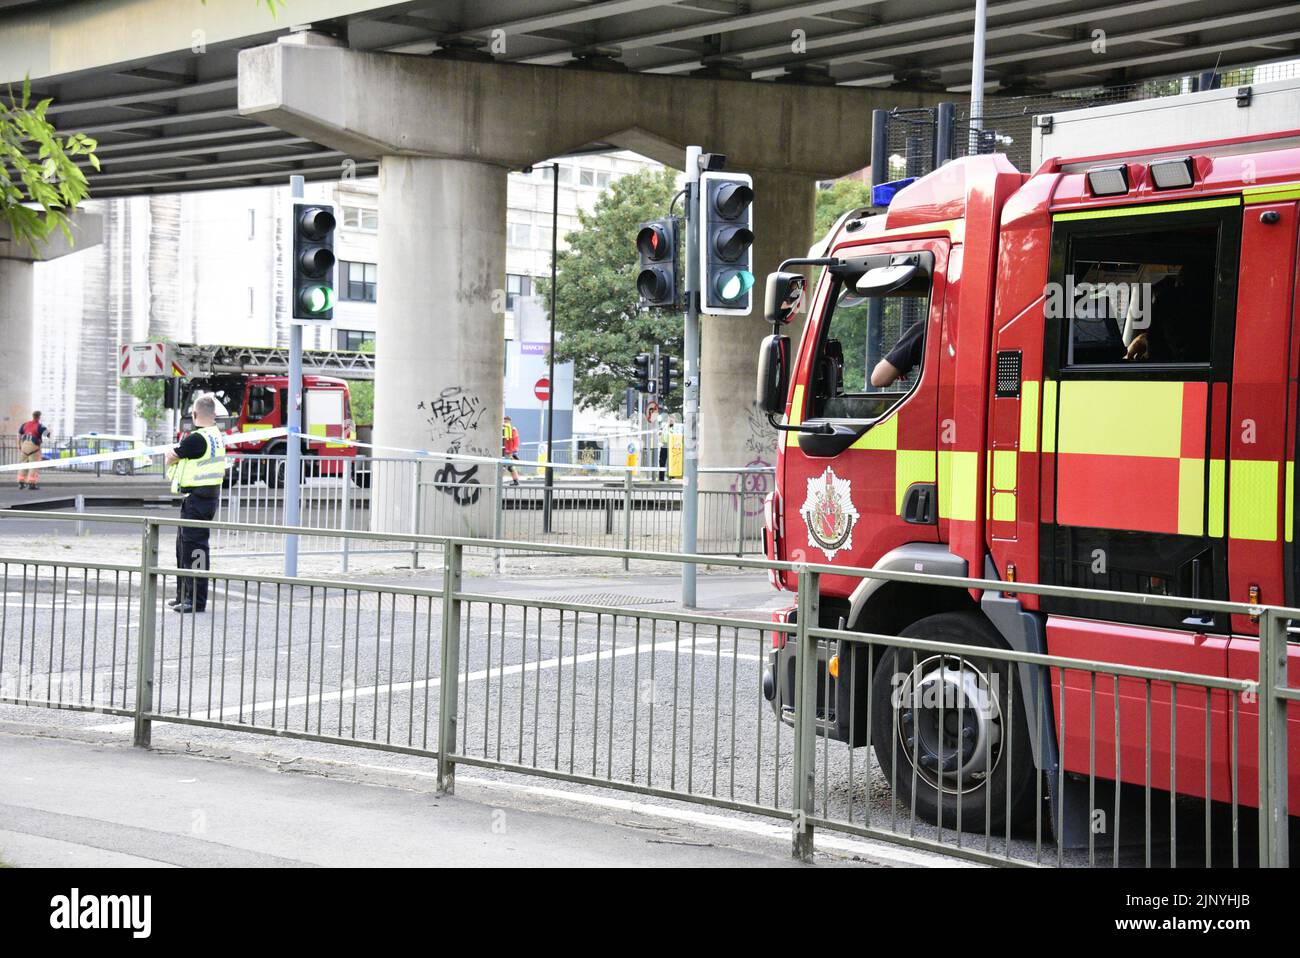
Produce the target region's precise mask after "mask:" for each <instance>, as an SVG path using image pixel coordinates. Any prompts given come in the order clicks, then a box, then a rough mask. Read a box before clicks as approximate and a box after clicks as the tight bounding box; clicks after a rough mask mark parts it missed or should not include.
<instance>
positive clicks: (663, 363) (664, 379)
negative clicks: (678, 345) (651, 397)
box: [659, 353, 678, 402]
mask: <svg viewBox="0 0 1300 958" xmlns="http://www.w3.org/2000/svg"><path fill="white" fill-rule="evenodd" d="M677 376H678V365H677V357H676V356H669V355H668V354H667V353H661V354H660V356H659V395H660V396H662V397H663V399H664V401H665V402H667V400H668V397H669V396H670V395H672V391H673V390H674V389H676V388H677V386H678V380H677Z"/></svg>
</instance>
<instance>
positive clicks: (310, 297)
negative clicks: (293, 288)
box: [302, 286, 334, 313]
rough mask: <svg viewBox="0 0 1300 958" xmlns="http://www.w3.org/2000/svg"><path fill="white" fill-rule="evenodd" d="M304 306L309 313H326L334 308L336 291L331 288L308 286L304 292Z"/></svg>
mask: <svg viewBox="0 0 1300 958" xmlns="http://www.w3.org/2000/svg"><path fill="white" fill-rule="evenodd" d="M302 304H303V307H304V308H305V309H306V310H307V312H309V313H324V312H327V311H328V310H331V309H333V308H334V290H333V289H332V288H331V287H329V286H308V287H307V288H306V289H304V290H303V291H302Z"/></svg>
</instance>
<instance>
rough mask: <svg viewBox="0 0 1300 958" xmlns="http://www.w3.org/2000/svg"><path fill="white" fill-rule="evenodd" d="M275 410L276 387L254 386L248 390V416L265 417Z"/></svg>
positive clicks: (255, 419)
mask: <svg viewBox="0 0 1300 958" xmlns="http://www.w3.org/2000/svg"><path fill="white" fill-rule="evenodd" d="M273 412H275V389H274V388H272V387H271V386H254V387H253V388H252V389H250V390H249V391H248V418H249V419H250V420H253V421H260V420H262V419H265V418H266V417H267V416H269V415H271V413H273Z"/></svg>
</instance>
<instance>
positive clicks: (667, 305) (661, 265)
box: [636, 216, 681, 309]
mask: <svg viewBox="0 0 1300 958" xmlns="http://www.w3.org/2000/svg"><path fill="white" fill-rule="evenodd" d="M677 224H678V221H677V218H676V217H673V216H667V217H664V218H663V219H660V220H651V221H650V222H649V223H642V224H641V226H640V228H639V229H638V230H637V234H636V252H637V259H638V264H637V273H636V291H637V295H639V296H640V297H641V306H642V308H643V309H652V308H653V309H675V308H677V307H678V306H679V305H680V303H681V297H680V296H679V295H678V283H677V248H678V242H677V236H678V226H677Z"/></svg>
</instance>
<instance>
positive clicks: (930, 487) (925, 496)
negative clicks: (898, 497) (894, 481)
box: [899, 482, 939, 526]
mask: <svg viewBox="0 0 1300 958" xmlns="http://www.w3.org/2000/svg"><path fill="white" fill-rule="evenodd" d="M938 498H939V491H938V489H937V487H936V486H935V484H934V483H933V482H914V483H912V484H911V485H910V486H908V487H907V491H906V492H905V493H903V508H902V510H901V511H900V513H899V515H900V516H901V517H902V519H903V521H904V522H910V523H912V524H913V525H922V526H932V525H935V524H936V523H937V522H938V521H939V519H938V515H937V512H938V510H937V509H936V503H937V500H938Z"/></svg>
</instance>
